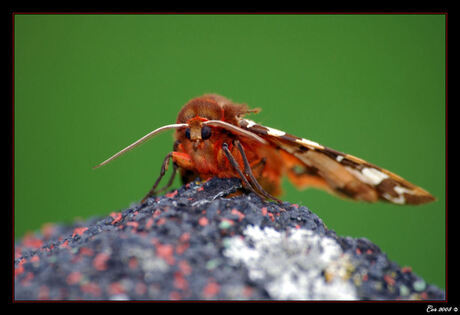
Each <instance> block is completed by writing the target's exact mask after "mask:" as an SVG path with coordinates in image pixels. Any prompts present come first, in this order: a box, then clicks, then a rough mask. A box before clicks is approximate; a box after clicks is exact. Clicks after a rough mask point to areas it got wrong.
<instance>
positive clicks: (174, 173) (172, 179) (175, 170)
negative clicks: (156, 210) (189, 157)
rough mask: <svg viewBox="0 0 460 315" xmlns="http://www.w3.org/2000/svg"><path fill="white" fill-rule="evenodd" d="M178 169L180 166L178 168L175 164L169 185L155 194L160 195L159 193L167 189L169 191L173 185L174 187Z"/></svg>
mask: <svg viewBox="0 0 460 315" xmlns="http://www.w3.org/2000/svg"><path fill="white" fill-rule="evenodd" d="M178 167H179V166H177V164H176V163H174V162H173V171H172V174H171V177H170V178H169V180H168V183H167V184H166V185H165V186H164V187H163V188H161V189H160V190H157V191H156V192H155V193H156V194H159V193H161V192H163V191H165V190H166V189H168V188H169V187H171V185H172V183H173V181H174V178H175V177H176V173H177V169H178Z"/></svg>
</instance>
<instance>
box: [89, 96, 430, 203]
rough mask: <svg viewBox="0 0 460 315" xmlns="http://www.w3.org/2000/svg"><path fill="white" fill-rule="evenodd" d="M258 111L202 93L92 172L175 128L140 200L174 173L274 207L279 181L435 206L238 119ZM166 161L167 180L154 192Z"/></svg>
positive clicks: (325, 152)
mask: <svg viewBox="0 0 460 315" xmlns="http://www.w3.org/2000/svg"><path fill="white" fill-rule="evenodd" d="M258 111H259V109H249V108H248V107H247V106H246V105H245V104H236V103H233V102H232V101H230V100H228V99H227V98H225V97H223V96H220V95H217V94H205V95H203V96H201V97H197V98H194V99H192V100H190V101H189V102H188V103H186V104H185V105H184V107H183V108H182V109H181V110H180V112H179V114H178V116H177V120H176V123H175V124H171V125H165V126H163V127H160V128H158V129H155V130H153V131H152V132H150V133H148V134H147V135H145V136H144V137H142V138H140V139H139V140H137V141H136V142H134V143H133V144H131V145H129V146H128V147H126V148H124V149H123V150H121V151H120V152H118V153H116V154H115V155H113V156H112V157H110V158H109V159H107V160H105V161H104V162H102V163H100V164H99V165H97V166H96V167H95V168H97V167H100V166H102V165H105V164H107V163H109V162H110V161H112V160H113V159H115V158H117V157H119V156H120V155H122V154H124V153H126V152H127V151H129V150H131V149H133V148H135V147H137V146H138V145H140V144H141V143H143V142H145V141H147V140H149V139H150V138H151V137H153V136H155V135H157V134H158V133H160V132H163V131H166V130H169V129H175V134H174V138H175V142H174V146H173V151H171V152H170V153H168V154H167V155H166V157H165V159H164V162H163V165H162V167H161V172H160V176H159V178H158V179H157V181H156V182H155V184H154V185H153V187H152V189H151V190H150V191H149V192H148V193H147V195H146V196H145V197H144V198H143V200H142V201H145V200H146V199H147V198H148V197H150V196H153V195H155V194H157V193H159V192H161V191H164V190H166V189H167V188H168V187H169V186H170V185H171V184H172V182H173V179H174V176H175V174H176V172H177V170H178V171H179V173H180V176H181V178H182V181H183V182H184V183H188V182H190V181H193V180H194V179H195V178H197V177H200V178H201V179H202V180H207V179H209V178H211V177H214V176H217V177H221V178H232V177H237V178H240V179H241V181H242V183H243V186H244V187H245V188H246V189H248V190H250V191H253V192H254V193H256V194H257V195H259V196H260V197H262V198H263V199H272V200H276V201H278V202H280V201H279V200H278V199H277V198H276V196H279V195H280V194H281V179H282V177H283V176H287V177H288V178H289V180H290V181H291V182H292V183H293V184H294V185H295V186H296V187H297V188H299V189H304V188H307V187H315V188H319V189H323V190H326V191H328V192H329V193H332V194H334V195H337V196H341V197H344V198H349V199H353V200H360V201H367V202H376V201H379V200H380V201H386V202H390V203H394V204H411V205H418V204H423V203H427V202H431V201H433V200H435V198H434V197H433V196H432V195H431V194H430V193H428V192H427V191H425V190H424V189H422V188H420V187H418V186H416V185H414V184H411V183H410V182H408V181H407V180H405V179H403V178H402V177H400V176H398V175H396V174H394V173H392V172H390V171H387V170H385V169H383V168H381V167H378V166H376V165H373V164H371V163H369V162H367V161H364V160H362V159H360V158H357V157H355V156H352V155H349V154H345V153H342V152H339V151H336V150H333V149H331V148H328V147H326V146H323V145H321V144H319V143H316V142H314V141H311V140H308V139H305V138H299V137H296V136H293V135H290V134H288V133H286V132H284V131H281V130H278V129H275V128H271V127H267V126H262V125H260V124H257V123H255V122H254V121H252V120H249V119H246V118H244V116H245V115H246V114H248V113H257V112H258ZM171 159H172V162H173V173H172V176H171V178H170V180H169V182H168V184H167V185H166V186H165V187H164V188H162V189H160V190H158V189H157V186H158V184H159V182H160V180H161V178H162V177H163V176H164V175H165V172H166V170H167V169H168V165H169V162H170V160H171Z"/></svg>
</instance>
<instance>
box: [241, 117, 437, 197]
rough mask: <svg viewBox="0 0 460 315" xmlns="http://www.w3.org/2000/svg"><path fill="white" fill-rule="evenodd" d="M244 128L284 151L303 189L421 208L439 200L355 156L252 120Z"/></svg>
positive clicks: (294, 180) (292, 176) (291, 175)
mask: <svg viewBox="0 0 460 315" xmlns="http://www.w3.org/2000/svg"><path fill="white" fill-rule="evenodd" d="M240 127H242V128H244V129H247V130H249V131H251V132H254V133H255V134H257V135H259V136H261V137H262V138H264V139H265V140H267V141H269V142H270V143H271V144H273V145H275V146H277V147H279V148H280V149H281V152H282V155H283V160H284V161H285V163H286V166H287V176H288V178H289V179H290V181H291V182H292V183H293V184H294V185H295V186H297V187H299V188H306V187H315V188H319V189H323V190H326V191H328V192H330V193H333V194H336V195H339V196H343V197H347V198H351V199H354V200H362V201H368V202H376V201H378V200H382V201H387V202H391V203H394V204H412V205H417V204H423V203H427V202H431V201H434V200H435V198H434V197H433V196H432V195H431V194H430V193H428V192H427V191H425V190H424V189H422V188H420V187H418V186H416V185H414V184H412V183H410V182H408V181H407V180H405V179H403V178H402V177H400V176H398V175H396V174H394V173H392V172H390V171H388V170H385V169H383V168H380V167H378V166H376V165H373V164H371V163H369V162H367V161H365V160H363V159H360V158H358V157H355V156H353V155H350V154H346V153H342V152H339V151H336V150H333V149H331V148H328V147H325V146H323V145H321V144H319V143H316V142H314V141H311V140H308V139H305V138H299V137H296V136H293V135H290V134H287V133H286V132H284V131H281V130H277V129H274V128H271V127H266V126H262V125H259V124H257V123H255V122H253V121H251V120H248V119H241V120H240Z"/></svg>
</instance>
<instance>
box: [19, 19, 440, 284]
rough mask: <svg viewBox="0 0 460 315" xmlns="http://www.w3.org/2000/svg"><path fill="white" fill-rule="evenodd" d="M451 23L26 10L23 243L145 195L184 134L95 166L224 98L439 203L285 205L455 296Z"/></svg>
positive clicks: (323, 200)
mask: <svg viewBox="0 0 460 315" xmlns="http://www.w3.org/2000/svg"><path fill="white" fill-rule="evenodd" d="M445 26H446V25H445V16H444V15H26V14H16V15H15V16H14V225H15V226H14V232H15V236H16V237H20V236H22V235H24V233H25V232H27V231H35V230H38V229H40V227H41V226H42V225H43V224H44V223H45V222H71V221H72V220H74V219H75V218H87V217H90V216H95V215H107V214H109V213H110V212H112V211H117V210H121V209H123V208H126V207H128V206H130V204H132V203H135V202H137V201H139V200H140V199H141V198H142V197H143V196H144V194H145V193H146V192H147V191H148V190H149V189H150V187H151V185H152V184H153V182H154V180H155V179H156V177H157V176H158V173H159V170H160V166H161V162H162V160H163V158H164V156H165V155H166V154H167V153H168V152H169V151H170V150H171V149H172V144H173V141H172V135H171V134H172V132H170V133H169V134H163V135H160V136H158V137H156V138H154V139H152V140H150V142H148V143H146V144H144V145H142V146H141V147H139V148H137V149H136V150H134V151H132V152H130V153H128V154H127V155H125V156H123V157H121V158H119V159H117V160H115V161H114V162H112V163H110V164H108V165H107V166H105V167H103V168H100V169H97V170H93V169H92V167H93V166H95V165H96V164H98V163H100V162H101V161H103V160H105V159H106V158H108V157H109V156H111V155H112V154H113V153H115V152H117V151H118V150H120V149H122V148H123V147H125V146H127V145H128V144H130V143H132V142H133V141H134V140H136V139H138V138H140V137H141V136H143V135H145V134H146V133H147V132H149V131H151V130H153V129H155V128H157V127H159V126H162V125H165V124H170V123H174V122H175V119H176V115H177V113H178V111H179V110H180V108H181V107H182V105H183V104H184V103H186V102H187V101H188V100H189V99H191V98H193V97H196V96H199V95H201V94H203V93H208V92H214V93H219V94H222V95H224V96H226V97H228V98H230V99H232V100H234V101H235V102H240V103H247V104H248V105H250V106H251V107H261V108H262V109H263V111H262V112H261V113H260V114H258V115H257V116H256V115H252V116H251V117H250V118H251V119H253V120H255V121H257V122H259V123H261V124H265V125H268V126H271V127H275V128H278V129H281V130H285V131H287V132H289V133H292V134H294V135H298V136H300V137H305V138H308V139H311V140H313V141H317V142H319V143H321V144H324V145H326V146H329V147H332V148H334V149H336V150H340V151H344V152H346V153H350V154H353V155H355V156H358V157H361V158H363V159H366V160H368V161H369V162H371V163H374V164H377V165H379V166H381V167H384V168H387V169H388V170H391V171H393V172H395V173H397V174H399V175H401V176H402V177H404V178H406V179H408V180H409V181H411V182H413V183H415V184H417V185H420V186H421V187H423V188H425V189H427V190H428V191H430V192H431V193H432V194H433V195H435V196H436V197H437V198H438V200H437V201H436V202H434V203H431V204H428V205H423V206H418V207H414V206H396V205H390V204H382V203H379V204H366V203H355V202H351V201H345V200H341V199H337V198H334V197H332V196H330V195H328V194H327V193H324V192H322V191H316V190H306V191H302V192H299V191H296V190H295V189H294V188H293V187H292V186H291V185H290V184H289V183H288V182H287V181H285V183H284V184H285V185H284V188H285V191H286V192H285V195H284V197H283V198H284V199H285V200H287V201H290V202H293V203H299V204H302V205H306V206H308V207H309V208H310V209H311V210H312V211H314V212H316V213H317V214H318V215H319V216H320V217H321V218H322V219H323V220H324V222H325V223H326V225H327V226H328V227H329V228H331V229H333V230H335V231H336V232H337V234H339V235H349V236H354V237H366V238H368V239H370V240H371V241H373V242H375V243H376V244H378V245H379V246H380V247H381V249H382V250H383V251H384V252H386V253H387V254H388V256H389V258H390V259H392V260H394V261H396V262H397V263H398V264H400V265H401V266H412V268H413V271H414V272H416V273H417V274H419V275H420V276H422V277H424V278H425V280H427V281H428V282H429V283H434V284H436V285H438V286H440V287H442V288H444V287H445V178H446V177H445V176H446V170H445V152H446V143H445V138H446V137H445V134H446V125H445V119H446V117H445V101H446V100H445V91H446V82H445V69H446V65H445V62H446V60H445V47H446V43H445V41H446V38H445V37H446V31H445ZM179 185H180V182H179V180H176V184H175V186H176V187H178V186H179Z"/></svg>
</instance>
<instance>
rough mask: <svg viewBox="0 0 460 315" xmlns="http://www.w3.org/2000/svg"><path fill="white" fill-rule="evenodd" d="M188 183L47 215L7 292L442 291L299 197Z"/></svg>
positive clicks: (97, 295) (322, 296) (145, 296)
mask: <svg viewBox="0 0 460 315" xmlns="http://www.w3.org/2000/svg"><path fill="white" fill-rule="evenodd" d="M240 188H241V185H240V182H239V180H237V179H217V178H215V179H211V180H210V181H208V182H205V183H198V182H196V183H195V182H194V183H190V184H187V185H185V186H183V187H181V188H180V189H179V190H175V191H173V192H170V193H168V194H166V195H164V196H160V197H156V198H150V199H149V200H148V201H147V203H146V204H144V205H133V206H132V207H130V208H129V209H126V210H123V211H121V212H113V213H111V214H110V215H109V216H107V217H105V218H95V219H90V220H88V221H83V222H76V223H75V224H74V225H72V226H66V225H61V224H47V225H45V226H44V227H43V228H42V230H41V231H40V232H37V233H35V234H28V235H26V236H25V237H24V238H22V239H21V240H19V241H17V242H16V244H15V282H14V289H15V300H36V299H45V300H48V299H59V300H80V299H98V300H101V299H102V300H151V299H153V300H171V299H172V300H175V299H185V300H196V299H232V300H233V299H243V300H251V299H258V300H260V299H267V300H269V299H281V300H291V299H296V300H299V299H300V300H310V299H319V300H337V299H341V300H343V299H345V300H355V299H392V300H393V299H429V300H436V299H444V298H445V297H444V291H442V290H440V289H438V288H437V287H435V286H433V285H429V284H427V283H426V282H425V281H424V280H423V279H422V278H420V277H418V276H417V275H415V274H414V273H413V272H412V271H411V270H410V268H407V267H406V268H400V267H399V266H398V265H397V264H396V263H394V262H391V261H389V260H388V259H387V257H386V255H385V254H384V253H382V252H381V250H380V249H379V248H378V246H376V245H375V244H373V243H371V242H370V241H368V240H366V239H355V238H351V237H338V236H337V235H336V234H335V232H334V231H332V230H329V229H327V228H326V227H325V225H324V224H323V223H322V221H321V219H320V218H319V217H318V216H317V215H315V214H314V213H312V212H311V211H310V210H309V209H307V208H306V207H303V206H298V205H293V204H290V203H287V202H285V203H283V204H282V205H279V204H277V203H273V202H264V201H262V200H260V199H259V197H257V196H256V195H254V194H252V193H250V194H241V195H237V196H233V197H230V198H226V196H228V195H230V194H232V193H234V192H236V191H237V190H239V189H240Z"/></svg>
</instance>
